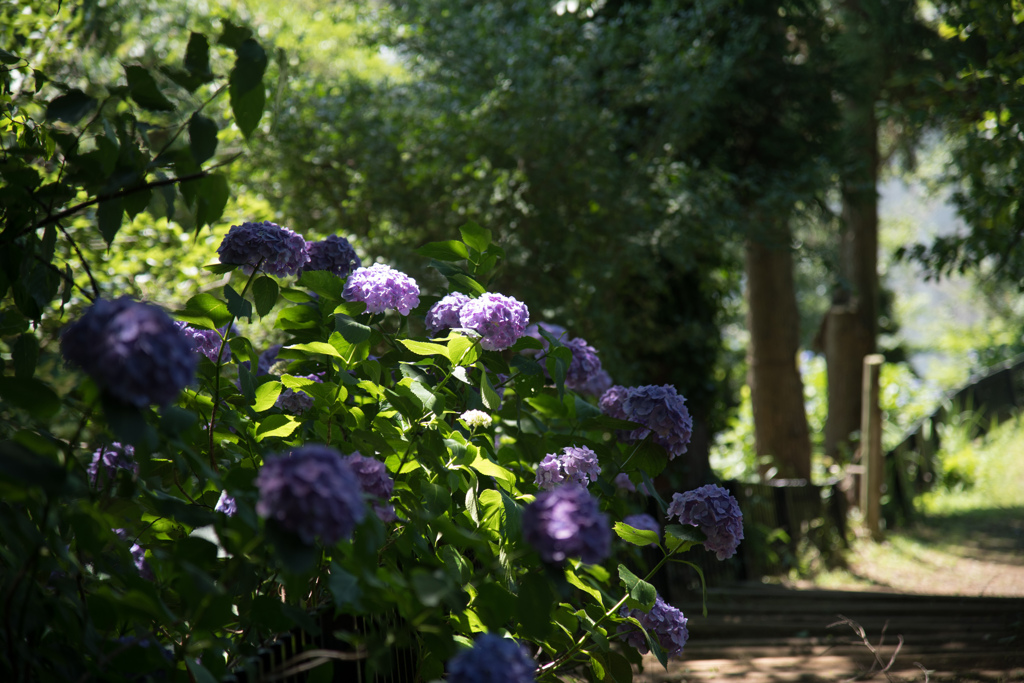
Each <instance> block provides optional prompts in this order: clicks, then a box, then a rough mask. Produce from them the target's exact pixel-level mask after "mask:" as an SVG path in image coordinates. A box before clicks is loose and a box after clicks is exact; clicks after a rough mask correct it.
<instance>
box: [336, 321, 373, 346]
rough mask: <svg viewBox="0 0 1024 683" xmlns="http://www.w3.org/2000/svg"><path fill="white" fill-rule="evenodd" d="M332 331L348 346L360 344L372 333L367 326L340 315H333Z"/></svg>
mask: <svg viewBox="0 0 1024 683" xmlns="http://www.w3.org/2000/svg"><path fill="white" fill-rule="evenodd" d="M334 329H335V330H336V331H337V332H338V333H339V334H340V335H341V336H342V337H344V338H345V341H347V342H348V343H349V344H362V343H363V342H364V341H366V340H367V339H369V338H370V335H371V334H372V333H373V330H372V329H371V328H370V327H369V326H368V325H364V324H362V323H361V322H359V321H358V320H354V319H352V318H350V317H349V316H347V315H342V314H341V313H335V314H334Z"/></svg>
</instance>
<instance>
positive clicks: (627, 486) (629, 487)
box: [615, 472, 651, 496]
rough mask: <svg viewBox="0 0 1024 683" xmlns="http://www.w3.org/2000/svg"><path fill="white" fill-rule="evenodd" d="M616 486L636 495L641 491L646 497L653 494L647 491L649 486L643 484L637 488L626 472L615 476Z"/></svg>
mask: <svg viewBox="0 0 1024 683" xmlns="http://www.w3.org/2000/svg"><path fill="white" fill-rule="evenodd" d="M615 486H616V487H618V488H619V489H621V490H623V491H629V492H630V493H636V492H637V491H638V490H639V491H640V493H642V494H644V495H645V496H649V495H651V492H650V491H648V490H647V484H643V483H641V484H640V486H639V487H638V486H636V485H635V484H634V483H633V481H632V480H631V479H630V478H629V475H628V474H626V473H625V472H620V473H619V474H616V475H615Z"/></svg>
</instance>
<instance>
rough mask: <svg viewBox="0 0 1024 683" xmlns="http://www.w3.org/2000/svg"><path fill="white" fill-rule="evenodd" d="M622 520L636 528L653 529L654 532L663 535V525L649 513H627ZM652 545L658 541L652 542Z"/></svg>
mask: <svg viewBox="0 0 1024 683" xmlns="http://www.w3.org/2000/svg"><path fill="white" fill-rule="evenodd" d="M622 521H623V522H624V523H626V524H628V525H629V526H631V527H633V528H634V529H641V530H643V531H653V532H654V533H656V534H658V536H659V537H660V536H661V525H660V524H658V520H656V519H654V517H652V516H651V515H648V514H647V513H639V514H636V515H626V516H625V517H623V518H622ZM650 545H657V543H651V544H650Z"/></svg>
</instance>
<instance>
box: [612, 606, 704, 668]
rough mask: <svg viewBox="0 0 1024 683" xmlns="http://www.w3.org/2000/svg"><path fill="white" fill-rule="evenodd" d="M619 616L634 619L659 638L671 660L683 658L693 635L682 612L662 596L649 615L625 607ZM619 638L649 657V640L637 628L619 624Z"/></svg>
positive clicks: (628, 624) (639, 610)
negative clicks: (684, 650)
mask: <svg viewBox="0 0 1024 683" xmlns="http://www.w3.org/2000/svg"><path fill="white" fill-rule="evenodd" d="M619 615H620V616H623V617H633V618H634V619H636V620H637V621H639V622H640V623H641V624H642V625H643V627H644V628H645V629H646V630H647V631H648V632H651V633H652V634H653V635H654V636H655V637H656V638H657V640H658V644H659V645H661V647H662V648H663V649H664V650H665V654H667V655H668V656H669V657H677V656H679V655H681V654H682V653H683V646H685V645H686V641H687V640H689V638H690V632H689V631H688V630H687V628H686V621H687V619H686V617H685V616H683V613H682V612H681V611H680V610H679V609H677V608H675V607H673V606H672V605H669V604H668V603H667V602H665V601H664V600H663V599H662V598H661V596H660V595H659V596H658V597H657V598H655V600H654V607H652V608H651V610H650V611H649V612H645V611H643V610H641V609H636V608H634V609H629V608H626V607H623V608H622V610H620V612H619ZM618 636H619V637H620V638H622V639H623V640H625V641H626V642H627V643H629V644H630V645H632V646H633V647H635V648H636V649H637V650H639V651H640V652H641V653H642V654H647V651H648V647H647V638H646V637H644V634H643V633H642V632H640V631H639V630H638V629H637V628H636V626H635V625H634V624H630V623H625V624H619V628H618Z"/></svg>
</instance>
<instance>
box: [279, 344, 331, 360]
mask: <svg viewBox="0 0 1024 683" xmlns="http://www.w3.org/2000/svg"><path fill="white" fill-rule="evenodd" d="M285 348H286V349H295V350H296V351H305V352H306V353H322V354H324V355H325V356H330V357H331V358H342V355H341V354H340V353H338V350H337V349H336V348H334V347H333V346H332V345H330V344H328V343H327V342H307V343H305V344H292V345H291V346H286V347H285Z"/></svg>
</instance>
